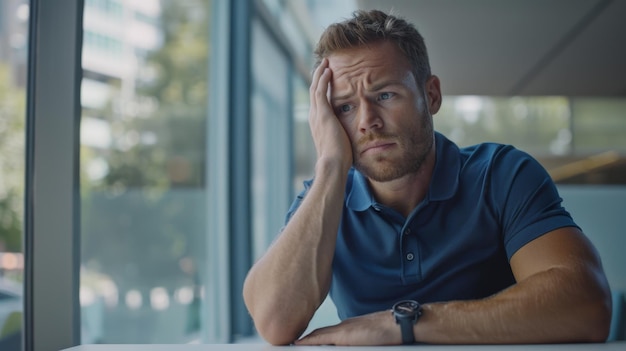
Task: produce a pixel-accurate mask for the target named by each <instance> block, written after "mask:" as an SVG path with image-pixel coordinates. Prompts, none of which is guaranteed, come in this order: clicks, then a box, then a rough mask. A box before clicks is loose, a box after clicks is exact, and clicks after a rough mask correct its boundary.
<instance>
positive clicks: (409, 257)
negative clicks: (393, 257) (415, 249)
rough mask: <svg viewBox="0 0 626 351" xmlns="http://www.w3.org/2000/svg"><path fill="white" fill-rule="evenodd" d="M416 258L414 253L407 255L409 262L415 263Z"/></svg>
mask: <svg viewBox="0 0 626 351" xmlns="http://www.w3.org/2000/svg"><path fill="white" fill-rule="evenodd" d="M414 258H415V255H413V253H412V252H409V253H408V254H406V259H407V261H413V259H414Z"/></svg>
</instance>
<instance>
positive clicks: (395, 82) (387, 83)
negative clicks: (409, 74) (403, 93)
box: [330, 79, 404, 105]
mask: <svg viewBox="0 0 626 351" xmlns="http://www.w3.org/2000/svg"><path fill="white" fill-rule="evenodd" d="M395 85H400V86H403V85H404V84H403V83H402V81H401V80H395V79H394V80H389V81H383V82H381V83H377V84H374V85H372V86H371V88H370V89H368V91H380V90H383V89H384V88H387V87H390V86H395ZM352 95H353V93H345V94H342V95H339V96H331V98H330V103H331V105H332V104H335V103H336V102H337V101H342V100H348V99H349V98H350V97H351V96H352Z"/></svg>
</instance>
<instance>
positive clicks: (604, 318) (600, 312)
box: [588, 294, 612, 343]
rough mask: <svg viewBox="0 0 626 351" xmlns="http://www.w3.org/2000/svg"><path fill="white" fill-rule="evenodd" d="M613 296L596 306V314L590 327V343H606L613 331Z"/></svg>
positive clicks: (592, 317) (593, 314)
mask: <svg viewBox="0 0 626 351" xmlns="http://www.w3.org/2000/svg"><path fill="white" fill-rule="evenodd" d="M611 312H612V304H611V295H610V294H609V295H608V296H607V297H606V298H605V299H602V300H601V301H598V302H597V303H596V304H595V308H594V312H593V313H592V314H591V319H590V321H589V323H588V326H589V334H588V337H589V342H596V343H599V342H605V341H606V340H607V338H608V337H609V333H610V331H611V314H612V313H611Z"/></svg>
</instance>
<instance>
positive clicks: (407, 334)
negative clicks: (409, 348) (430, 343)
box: [399, 319, 415, 345]
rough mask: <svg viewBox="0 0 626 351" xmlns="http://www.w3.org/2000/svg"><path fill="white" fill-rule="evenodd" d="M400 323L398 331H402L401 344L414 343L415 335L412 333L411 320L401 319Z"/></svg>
mask: <svg viewBox="0 0 626 351" xmlns="http://www.w3.org/2000/svg"><path fill="white" fill-rule="evenodd" d="M399 322H400V323H399V324H400V332H401V333H402V344H404V345H410V344H414V343H415V335H414V334H413V320H411V319H402V320H400V321H399Z"/></svg>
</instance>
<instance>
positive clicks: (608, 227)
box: [559, 185, 626, 291]
mask: <svg viewBox="0 0 626 351" xmlns="http://www.w3.org/2000/svg"><path fill="white" fill-rule="evenodd" d="M559 192H560V194H561V197H562V198H563V205H564V206H565V208H566V209H567V210H568V211H569V212H570V213H571V214H572V216H573V217H574V220H575V221H576V223H577V224H578V225H579V226H580V227H581V228H582V229H583V231H584V232H585V233H586V234H587V236H588V237H589V238H590V239H591V241H592V242H593V244H594V245H595V246H596V248H597V249H598V251H599V252H600V256H601V258H602V263H603V265H604V271H605V273H606V275H607V278H608V279H609V284H610V285H611V289H612V290H621V291H626V271H625V268H626V186H576V185H560V186H559Z"/></svg>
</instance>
